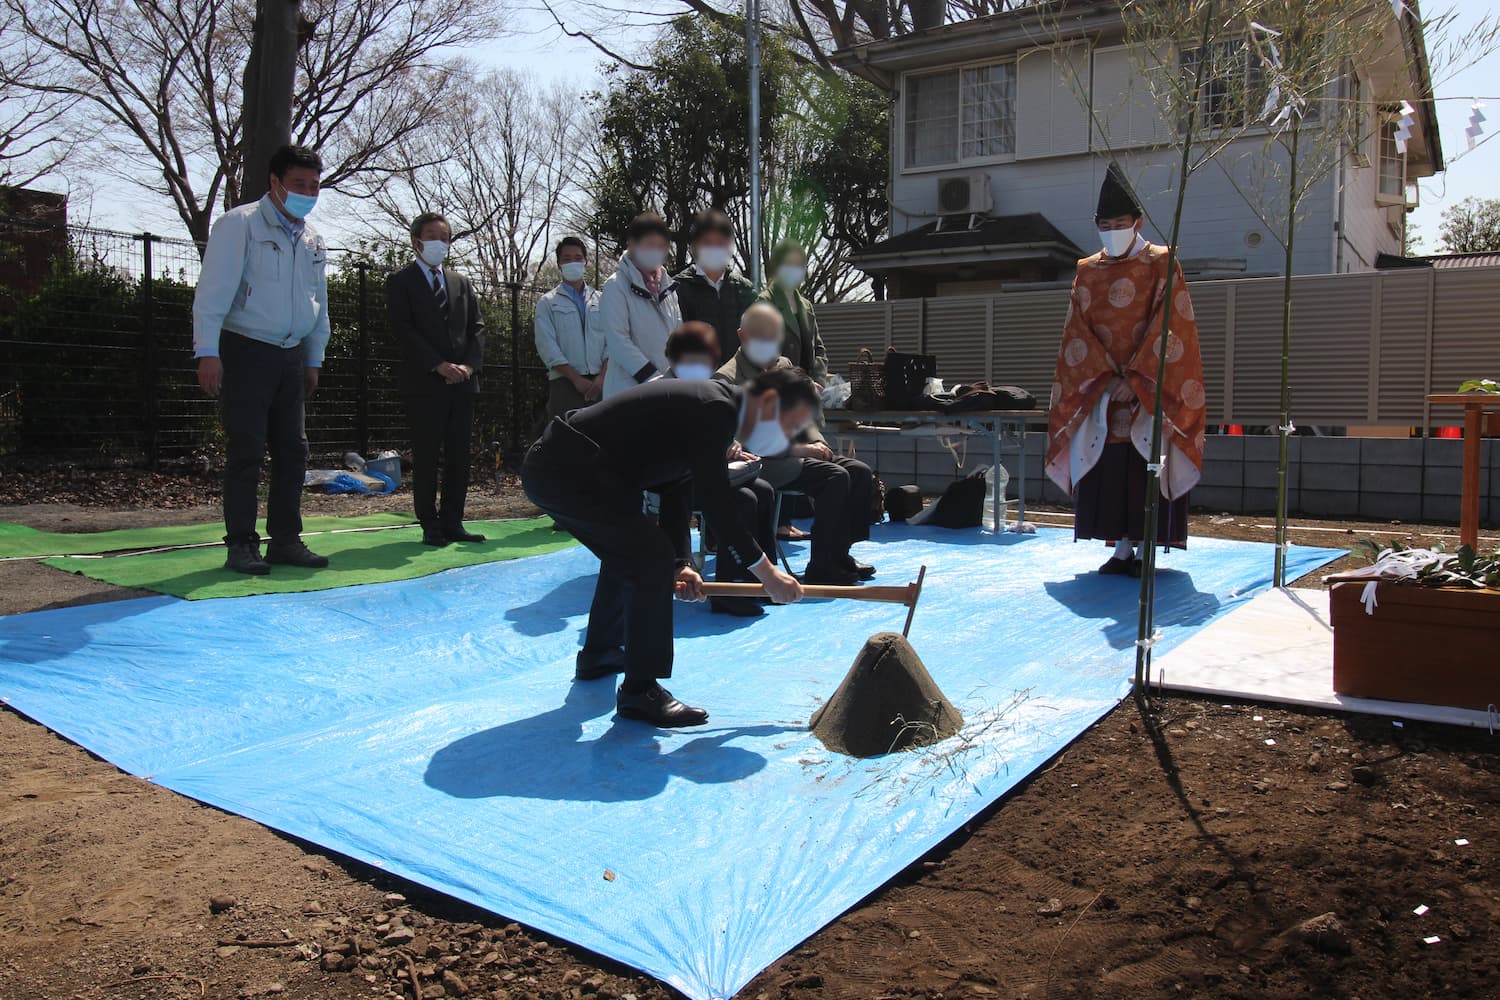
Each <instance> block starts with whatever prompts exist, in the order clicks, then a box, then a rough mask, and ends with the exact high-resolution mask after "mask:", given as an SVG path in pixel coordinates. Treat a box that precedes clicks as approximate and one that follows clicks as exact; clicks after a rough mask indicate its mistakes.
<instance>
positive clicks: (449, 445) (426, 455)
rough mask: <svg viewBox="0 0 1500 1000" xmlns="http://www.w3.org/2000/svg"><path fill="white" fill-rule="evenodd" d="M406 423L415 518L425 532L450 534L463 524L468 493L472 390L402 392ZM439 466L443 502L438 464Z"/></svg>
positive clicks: (449, 387)
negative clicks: (404, 400)
mask: <svg viewBox="0 0 1500 1000" xmlns="http://www.w3.org/2000/svg"><path fill="white" fill-rule="evenodd" d="M406 416H407V422H408V423H409V424H410V425H411V466H412V474H411V479H412V482H411V492H412V504H413V507H414V508H415V512H416V515H417V520H418V521H420V522H422V528H423V530H425V531H432V530H438V531H441V532H442V533H443V534H447V535H451V534H454V533H456V532H458V531H461V530H462V529H463V522H464V499H465V497H466V496H467V495H468V492H469V468H470V465H471V464H472V463H473V460H474V456H473V455H472V454H471V453H470V451H469V447H470V445H469V442H470V438H471V431H472V428H473V426H474V393H473V392H472V391H471V390H470V388H469V386H467V385H462V384H460V385H456V386H444V387H443V389H442V390H441V391H439V392H436V393H429V394H424V395H420V396H418V395H408V396H407V397H406ZM439 466H441V467H442V477H441V479H442V502H441V505H439V499H438V481H439V475H438V468H439Z"/></svg>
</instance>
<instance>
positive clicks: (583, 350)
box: [533, 236, 609, 420]
mask: <svg viewBox="0 0 1500 1000" xmlns="http://www.w3.org/2000/svg"><path fill="white" fill-rule="evenodd" d="M588 264H589V258H588V248H587V247H585V246H584V245H583V240H581V239H579V238H578V237H576V236H564V237H563V238H562V241H561V242H559V243H558V244H557V267H558V270H559V271H561V272H562V281H560V282H558V283H557V287H556V288H554V289H552V290H551V291H549V292H548V293H547V294H545V295H543V296H542V297H541V298H540V299H539V300H538V301H537V304H536V322H535V324H534V325H533V333H534V336H535V339H536V353H537V355H538V356H539V357H540V358H541V359H542V364H544V365H546V366H547V379H548V382H547V419H549V420H550V419H552V418H553V417H560V416H562V415H563V414H564V413H567V412H568V411H569V410H576V409H578V408H579V407H583V406H588V405H589V404H590V403H597V402H598V401H599V397H600V396H601V395H603V393H604V375H605V372H606V371H607V370H608V366H609V362H608V361H607V360H606V359H605V356H604V331H603V330H601V329H599V328H598V327H592V328H591V327H590V325H589V314H590V313H591V312H592V311H593V310H594V307H595V306H596V304H597V303H598V300H599V293H598V291H596V290H595V289H593V288H590V287H589V285H588V282H586V281H585V280H584V272H585V269H586V268H587V267H588Z"/></svg>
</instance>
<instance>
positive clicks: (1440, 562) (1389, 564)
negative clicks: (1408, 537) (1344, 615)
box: [1350, 539, 1500, 590]
mask: <svg viewBox="0 0 1500 1000" xmlns="http://www.w3.org/2000/svg"><path fill="white" fill-rule="evenodd" d="M1353 552H1354V553H1355V554H1356V555H1363V556H1364V557H1365V558H1366V559H1368V560H1369V561H1370V565H1371V570H1366V571H1363V572H1360V573H1358V574H1357V575H1360V576H1369V577H1370V578H1372V579H1376V580H1390V581H1396V580H1409V581H1411V582H1412V583H1416V584H1420V585H1421V586H1424V587H1469V588H1473V589H1477V590H1484V589H1491V590H1500V550H1497V551H1495V552H1492V553H1490V554H1489V555H1485V554H1483V553H1480V552H1476V551H1475V550H1474V549H1473V548H1472V547H1470V546H1468V545H1461V546H1459V548H1458V551H1457V552H1445V551H1444V550H1443V548H1442V546H1438V547H1436V548H1431V549H1413V548H1406V547H1402V548H1383V547H1381V546H1380V545H1377V544H1376V543H1375V542H1372V541H1370V540H1369V539H1363V540H1361V541H1359V542H1357V543H1356V544H1355V547H1354V549H1353ZM1350 575H1356V574H1350Z"/></svg>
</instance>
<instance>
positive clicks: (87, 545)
mask: <svg viewBox="0 0 1500 1000" xmlns="http://www.w3.org/2000/svg"><path fill="white" fill-rule="evenodd" d="M415 520H416V519H415V518H414V517H412V516H411V515H410V514H360V515H358V516H355V517H331V516H325V517H307V518H303V520H302V530H303V531H304V532H309V531H334V530H337V529H340V528H385V527H390V526H392V525H397V524H412V523H413V522H414V521H415ZM257 530H259V531H260V533H261V534H262V535H264V534H265V531H266V522H265V521H264V520H262V521H260V522H259V524H258V525H257ZM223 538H224V523H223V522H222V521H215V522H214V523H212V524H168V525H158V526H156V527H154V528H118V529H116V530H114V531H87V532H69V531H38V530H37V529H35V528H28V527H26V526H25V525H24V524H8V523H5V522H0V559H15V558H34V557H37V556H69V555H96V554H98V553H101V552H126V551H129V550H132V549H159V548H165V547H167V546H169V545H201V544H204V543H206V542H218V541H221V540H222V539H223Z"/></svg>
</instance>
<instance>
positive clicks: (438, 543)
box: [422, 528, 451, 549]
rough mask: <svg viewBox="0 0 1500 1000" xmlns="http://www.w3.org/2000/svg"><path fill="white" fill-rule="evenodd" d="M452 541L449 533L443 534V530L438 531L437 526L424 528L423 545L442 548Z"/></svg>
mask: <svg viewBox="0 0 1500 1000" xmlns="http://www.w3.org/2000/svg"><path fill="white" fill-rule="evenodd" d="M450 541H451V539H449V538H448V536H447V535H445V534H443V533H442V532H441V531H438V530H437V529H436V528H423V529H422V544H423V545H431V546H432V547H433V548H435V549H440V548H442V547H443V546H444V545H447V544H448V543H449V542H450Z"/></svg>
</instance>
